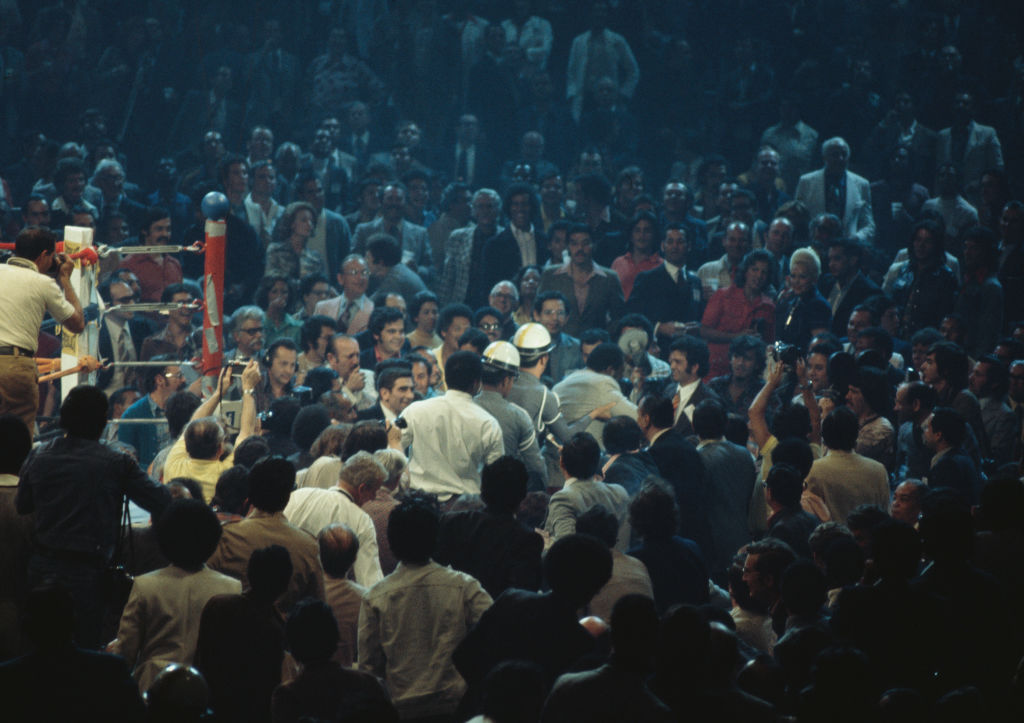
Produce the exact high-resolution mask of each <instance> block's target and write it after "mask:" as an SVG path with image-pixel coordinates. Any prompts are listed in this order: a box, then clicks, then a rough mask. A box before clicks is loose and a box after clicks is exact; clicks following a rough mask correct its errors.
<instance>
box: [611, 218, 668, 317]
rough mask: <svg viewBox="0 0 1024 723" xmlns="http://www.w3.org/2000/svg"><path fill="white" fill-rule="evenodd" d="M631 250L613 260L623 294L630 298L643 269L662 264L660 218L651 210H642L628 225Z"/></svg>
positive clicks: (647, 269)
mask: <svg viewBox="0 0 1024 723" xmlns="http://www.w3.org/2000/svg"><path fill="white" fill-rule="evenodd" d="M626 234H627V236H628V237H629V251H627V252H626V253H624V254H622V256H619V257H618V258H617V259H615V260H614V261H612V269H613V270H614V271H615V273H617V274H618V275H619V281H620V282H621V283H622V294H623V296H624V297H625V298H626V299H627V300H628V299H629V295H630V294H631V293H632V292H633V282H634V281H636V277H637V276H638V275H639V274H640V273H641V272H643V271H650V270H651V269H656V268H658V267H659V266H661V264H662V263H663V262H662V259H661V256H659V255H658V238H659V232H658V218H657V217H656V216H655V215H654V214H653V213H651V212H650V211H640V212H639V213H637V214H636V216H634V217H633V219H632V220H631V221H630V222H629V224H628V225H627V226H626Z"/></svg>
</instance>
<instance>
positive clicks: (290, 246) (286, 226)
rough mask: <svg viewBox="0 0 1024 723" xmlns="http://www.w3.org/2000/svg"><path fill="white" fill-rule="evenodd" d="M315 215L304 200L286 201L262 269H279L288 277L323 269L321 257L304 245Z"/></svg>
mask: <svg viewBox="0 0 1024 723" xmlns="http://www.w3.org/2000/svg"><path fill="white" fill-rule="evenodd" d="M316 219H317V213H316V210H315V209H314V208H313V207H312V206H311V205H310V204H308V203H306V202H305V201H296V202H295V203H290V204H288V207H287V208H286V209H285V210H284V213H282V214H281V217H280V218H279V219H278V220H277V223H276V224H274V235H273V242H272V243H271V244H270V245H269V246H268V247H267V265H266V272H265V273H268V274H269V273H272V272H279V273H282V274H284V275H285V276H286V277H287V278H290V279H299V278H302V277H304V276H309V275H310V274H316V273H320V274H325V273H327V265H326V264H325V263H324V257H323V256H322V255H321V254H320V252H319V251H316V250H314V249H311V248H308V247H307V245H306V244H307V243H309V239H310V238H311V237H312V236H313V229H314V228H316Z"/></svg>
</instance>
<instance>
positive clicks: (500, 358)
mask: <svg viewBox="0 0 1024 723" xmlns="http://www.w3.org/2000/svg"><path fill="white" fill-rule="evenodd" d="M484 364H486V365H487V366H490V367H494V368H495V369H501V370H502V371H506V372H518V371H519V352H518V351H516V348H515V347H514V346H512V345H511V344H509V343H508V342H507V341H496V342H493V343H491V344H488V345H487V348H486V349H484Z"/></svg>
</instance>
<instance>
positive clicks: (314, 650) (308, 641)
mask: <svg viewBox="0 0 1024 723" xmlns="http://www.w3.org/2000/svg"><path fill="white" fill-rule="evenodd" d="M284 629H285V636H286V637H287V639H288V650H289V652H291V654H292V656H294V658H295V659H296V660H298V661H299V662H300V663H303V664H304V665H308V664H310V663H326V662H327V661H328V660H330V658H331V656H332V655H334V651H335V650H337V649H338V642H339V641H340V640H341V635H340V634H339V633H338V621H337V620H336V619H335V617H334V613H333V612H332V611H331V608H330V606H328V605H327V603H325V602H324V601H323V600H314V599H310V598H307V599H305V600H301V601H300V602H299V603H298V604H297V605H296V606H295V607H294V608H292V612H291V614H290V615H289V616H288V622H286V623H285V628H284Z"/></svg>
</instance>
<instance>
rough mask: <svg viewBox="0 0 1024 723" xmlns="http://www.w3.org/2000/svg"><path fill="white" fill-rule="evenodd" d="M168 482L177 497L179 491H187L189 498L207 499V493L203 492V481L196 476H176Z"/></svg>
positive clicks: (173, 495) (172, 493) (172, 494)
mask: <svg viewBox="0 0 1024 723" xmlns="http://www.w3.org/2000/svg"><path fill="white" fill-rule="evenodd" d="M166 484H167V487H168V488H169V489H170V490H171V496H172V497H175V498H177V497H178V494H177V493H178V492H185V493H187V494H188V498H191V499H193V500H203V501H205V500H206V495H204V494H203V483H202V482H200V481H199V480H197V479H196V478H195V477H174V478H173V479H171V480H170V481H168V482H167V483H166Z"/></svg>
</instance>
